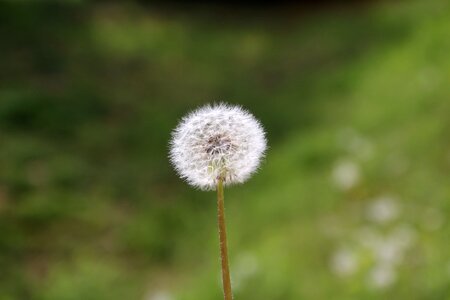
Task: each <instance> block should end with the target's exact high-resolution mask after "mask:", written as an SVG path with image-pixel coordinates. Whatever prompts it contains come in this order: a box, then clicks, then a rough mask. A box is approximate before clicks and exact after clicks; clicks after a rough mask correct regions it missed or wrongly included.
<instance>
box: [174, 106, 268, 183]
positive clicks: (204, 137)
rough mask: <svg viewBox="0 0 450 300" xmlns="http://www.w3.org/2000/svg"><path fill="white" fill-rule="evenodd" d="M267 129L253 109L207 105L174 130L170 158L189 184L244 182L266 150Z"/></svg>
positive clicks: (185, 119) (185, 118) (183, 120)
mask: <svg viewBox="0 0 450 300" xmlns="http://www.w3.org/2000/svg"><path fill="white" fill-rule="evenodd" d="M266 144H267V143H266V138H265V133H264V130H263V128H262V126H261V124H260V123H259V121H258V120H256V119H255V118H254V117H253V116H252V115H251V114H250V113H249V112H247V111H245V110H244V109H242V108H241V107H239V106H231V105H227V104H217V105H212V106H211V105H207V106H204V107H201V108H199V109H197V110H195V111H193V112H191V113H190V114H188V115H187V116H186V117H184V118H183V119H182V120H181V122H180V124H179V125H178V126H177V127H176V128H175V130H174V131H173V133H172V140H171V147H170V160H171V162H172V164H173V165H174V167H175V169H176V171H177V172H178V174H179V175H180V176H181V177H182V178H183V179H185V180H186V181H187V182H188V183H189V184H191V185H193V186H195V187H199V188H200V189H203V190H214V189H215V187H216V184H217V181H218V179H219V178H222V179H223V181H224V184H225V185H230V184H234V183H243V182H244V181H246V180H247V179H248V178H249V177H250V176H251V175H252V174H253V173H254V172H255V171H256V170H257V168H258V166H259V163H260V161H261V158H262V157H263V156H264V152H265V150H266Z"/></svg>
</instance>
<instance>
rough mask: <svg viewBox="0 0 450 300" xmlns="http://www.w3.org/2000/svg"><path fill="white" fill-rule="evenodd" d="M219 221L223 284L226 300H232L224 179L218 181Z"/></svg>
mask: <svg viewBox="0 0 450 300" xmlns="http://www.w3.org/2000/svg"><path fill="white" fill-rule="evenodd" d="M217 220H218V224H219V241H220V261H221V263H222V284H223V295H224V299H225V300H232V299H233V294H232V293H231V279H230V267H229V265H228V246H227V230H226V227H225V208H224V197H223V179H222V178H219V180H218V181H217Z"/></svg>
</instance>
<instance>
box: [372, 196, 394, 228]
mask: <svg viewBox="0 0 450 300" xmlns="http://www.w3.org/2000/svg"><path fill="white" fill-rule="evenodd" d="M399 214H400V207H399V205H398V200H397V199H396V198H394V197H391V196H380V197H377V198H375V199H374V200H372V203H370V205H369V207H368V209H367V217H368V218H369V220H370V221H373V222H376V223H379V224H386V223H388V222H390V221H393V220H395V219H396V218H397V217H398V215H399Z"/></svg>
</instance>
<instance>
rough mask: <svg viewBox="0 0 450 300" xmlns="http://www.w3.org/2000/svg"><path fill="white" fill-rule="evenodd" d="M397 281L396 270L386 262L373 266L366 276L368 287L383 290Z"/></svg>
mask: <svg viewBox="0 0 450 300" xmlns="http://www.w3.org/2000/svg"><path fill="white" fill-rule="evenodd" d="M396 281H397V272H396V271H395V269H394V268H393V267H392V266H390V265H388V264H380V265H377V266H375V267H374V268H373V269H372V270H371V272H370V273H369V277H368V284H369V286H370V287H372V288H374V289H377V290H385V289H387V288H389V287H390V286H392V285H393V284H394V283H395V282H396Z"/></svg>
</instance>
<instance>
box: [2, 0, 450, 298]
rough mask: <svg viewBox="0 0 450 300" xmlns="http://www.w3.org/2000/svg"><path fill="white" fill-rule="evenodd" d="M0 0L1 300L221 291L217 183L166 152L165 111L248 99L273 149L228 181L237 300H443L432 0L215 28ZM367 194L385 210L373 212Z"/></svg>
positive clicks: (448, 152) (436, 11) (442, 18)
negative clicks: (378, 272) (194, 182)
mask: <svg viewBox="0 0 450 300" xmlns="http://www.w3.org/2000/svg"><path fill="white" fill-rule="evenodd" d="M0 8H4V9H0V19H1V20H2V23H1V24H2V25H3V26H0V28H1V30H2V32H8V33H13V34H8V35H5V37H4V42H5V46H2V48H1V49H0V55H1V56H0V57H1V59H0V78H1V79H2V84H1V85H0V270H1V272H0V300H12V299H39V300H53V299H55V300H56V299H57V300H66V299H67V300H70V299H88V300H89V299H92V300H102V299H108V300H114V299H146V300H147V299H149V300H167V299H166V298H167V297H166V298H164V297H165V296H163V295H164V294H166V295H167V294H169V295H171V297H172V298H169V299H180V300H190V299H192V300H198V299H221V287H220V280H219V279H220V278H219V276H220V272H219V267H220V266H219V260H218V258H219V257H218V250H219V249H218V241H217V239H218V238H217V232H216V215H215V213H216V207H215V205H216V203H215V194H214V193H211V192H209V193H207V192H201V191H196V190H193V189H192V188H190V187H189V186H187V185H186V184H185V183H183V182H181V180H180V179H178V178H177V176H176V174H175V173H174V171H173V170H172V168H171V167H170V165H169V162H168V159H167V143H168V140H169V137H170V131H171V130H172V128H174V127H175V126H176V124H177V122H178V120H179V118H180V117H182V116H183V115H184V114H185V113H186V112H188V111H189V110H191V109H193V108H195V107H196V106H198V105H201V104H203V103H207V102H211V101H227V102H230V103H236V104H241V105H243V106H245V107H246V108H248V109H249V110H250V111H252V112H253V113H254V114H255V115H256V117H257V118H258V119H260V120H261V121H262V123H263V124H264V125H265V127H266V129H267V133H268V139H269V146H270V148H269V151H268V154H267V158H266V160H265V162H264V163H263V166H262V168H261V171H260V172H259V173H258V174H257V175H256V176H254V178H252V179H251V180H250V181H249V182H248V183H246V184H245V185H242V186H236V187H233V188H230V189H226V190H225V205H226V208H227V211H226V213H227V222H228V231H229V232H228V234H229V243H230V245H229V246H230V255H231V257H230V260H231V272H232V278H233V284H234V285H235V298H236V299H337V300H339V299H342V300H344V299H345V300H347V299H408V300H409V299H447V298H449V297H450V289H449V286H450V244H449V243H448V236H449V232H450V228H449V221H448V218H449V216H450V179H449V178H450V177H449V173H450V134H449V132H450V117H449V116H450V100H449V99H450V88H449V78H450V56H449V55H448V53H450V39H449V38H448V37H449V36H450V18H449V17H450V13H449V6H448V4H446V3H445V1H438V0H434V1H411V2H406V1H405V2H398V3H395V4H394V3H390V4H389V3H386V4H372V5H369V6H367V7H362V8H358V9H350V8H343V9H340V10H325V11H321V12H313V13H310V14H305V15H300V16H295V15H294V16H291V15H289V16H284V15H280V13H274V14H273V15H269V16H265V17H264V16H261V15H258V14H256V15H251V14H249V13H246V14H245V13H241V14H239V15H238V16H237V17H236V18H230V17H228V18H224V19H223V20H222V21H219V20H213V19H211V18H209V17H208V16H207V15H206V14H204V13H201V12H192V13H181V12H173V13H172V14H169V13H167V12H165V13H164V12H162V11H161V10H152V9H151V8H149V7H139V6H136V5H131V4H127V5H106V4H98V5H92V4H90V5H89V4H75V3H74V4H70V5H68V4H67V5H59V6H52V5H32V4H8V5H7V4H2V7H0ZM55 12H57V14H56V13H55ZM36 24H37V25H36ZM2 44H3V43H2ZM342 162H346V164H347V166H348V165H350V168H353V169H356V171H355V172H356V173H357V174H356V177H357V178H356V181H355V182H351V184H349V185H348V186H347V187H343V186H339V184H338V183H336V182H335V180H336V179H335V178H334V177H333V176H336V172H339V171H337V168H339V165H340V164H341V166H342ZM347 172H348V170H347ZM344 173H345V172H344ZM333 174H334V175H333ZM340 176H341V177H342V176H343V175H342V174H341V175H340ZM344 176H345V174H344ZM382 196H385V197H389V198H392V199H393V200H392V201H393V205H395V206H396V207H397V210H398V214H397V215H395V216H394V217H392V219H390V220H387V221H385V222H377V221H374V220H372V219H371V218H370V207H372V206H371V205H373V203H374V201H375V200H374V199H377V198H378V197H382ZM375 203H376V202H375ZM401 234H403V235H401ZM374 236H375V242H373V240H371V239H372V238H373V237H374ZM389 238H391V239H390V240H389ZM402 238H405V239H407V242H405V245H406V246H402V247H403V248H401V249H400V248H395V249H394V250H392V248H389V247H393V246H392V243H390V242H392V241H394V244H395V243H396V242H399V241H400V242H401V239H402ZM386 241H390V242H386ZM373 243H375V246H374V245H373ZM374 247H375V248H374ZM377 247H378V248H377ZM380 247H381V249H382V250H380ZM383 247H387V248H383ZM342 251H344V252H345V251H347V252H345V253H350V254H349V255H350V256H351V257H350V260H351V263H350V264H351V265H352V266H350V267H349V269H347V271H345V270H344V271H342V270H341V271H339V270H337V271H336V268H337V269H339V266H338V267H336V266H333V263H332V262H333V258H334V259H336V257H337V254H339V253H340V252H342ZM377 251H387V252H382V253H381V252H377ZM389 251H394V253H392V252H389ZM380 255H381V256H382V255H387V256H389V255H391V256H392V255H393V256H395V259H394V260H395V261H394V262H390V263H389V264H388V263H386V262H385V265H383V266H384V267H387V268H388V269H389V270H390V271H392V274H393V276H394V280H393V281H392V282H391V283H388V284H386V286H384V287H383V286H381V287H380V286H378V287H377V286H376V284H375V283H374V282H373V280H372V281H371V279H370V278H371V277H370V276H371V274H373V272H374V268H375V266H376V265H377V263H378V264H379V263H380V258H379V256H380ZM391 256H389V257H391ZM344 264H345V262H344ZM386 264H387V265H388V266H386ZM336 272H337V273H336ZM339 272H340V273H339ZM392 274H390V275H392ZM382 275H383V274H382ZM381 277H382V279H386V276H384V277H383V276H381ZM374 284H375V286H374ZM381 285H382V284H381ZM158 293H159V295H160V296H159V298H158V297H157V296H156V295H158ZM152 295H153V296H152ZM145 297H147V298H145Z"/></svg>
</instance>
